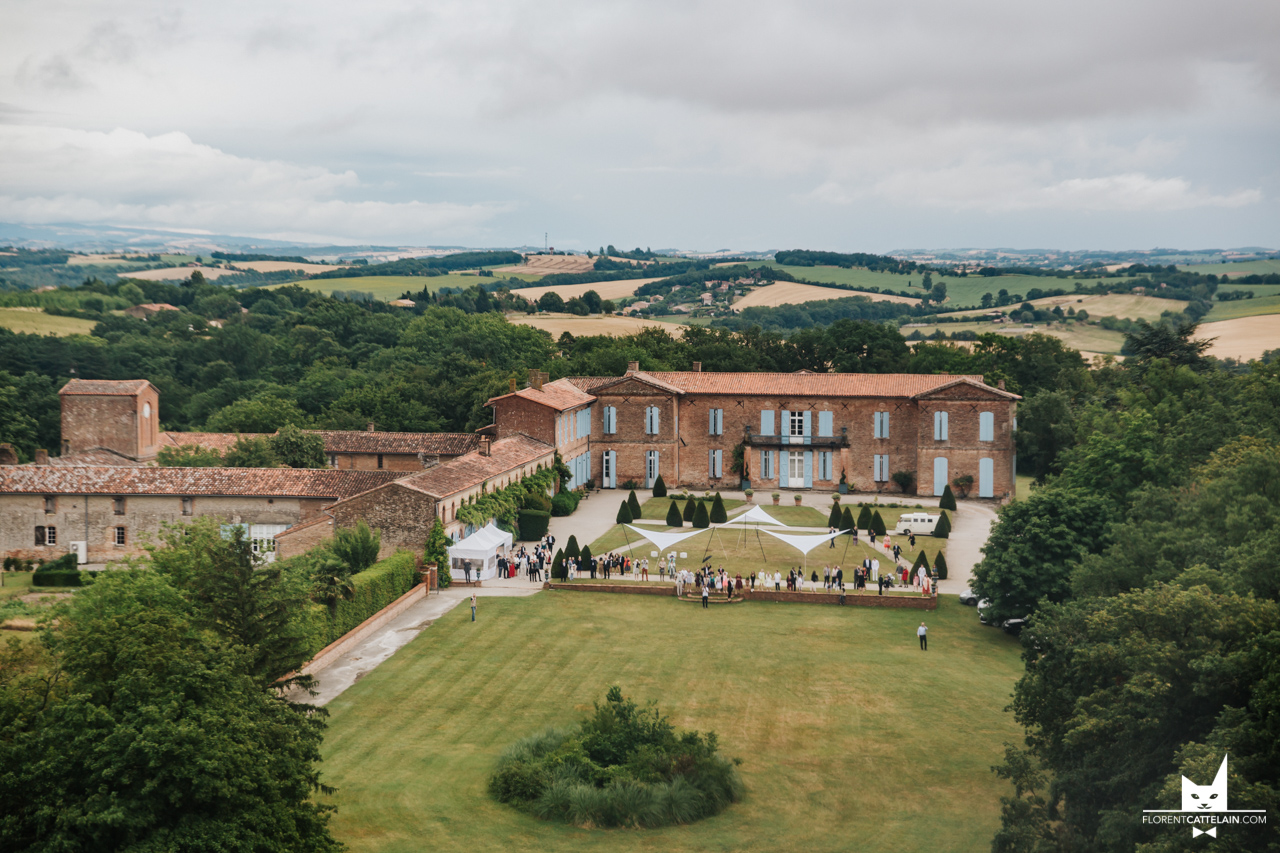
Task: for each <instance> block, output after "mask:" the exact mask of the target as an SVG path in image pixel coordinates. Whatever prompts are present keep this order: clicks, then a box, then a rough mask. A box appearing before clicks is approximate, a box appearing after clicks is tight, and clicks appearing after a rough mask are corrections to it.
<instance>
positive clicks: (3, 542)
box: [0, 362, 1020, 563]
mask: <svg viewBox="0 0 1280 853" xmlns="http://www.w3.org/2000/svg"><path fill="white" fill-rule="evenodd" d="M60 396H61V401H62V446H61V448H60V449H61V451H62V453H61V455H60V456H56V457H50V456H49V455H48V454H47V453H45V452H44V451H37V453H36V461H35V462H34V463H32V464H29V465H18V464H16V463H17V457H16V455H14V453H13V451H12V448H9V447H8V446H7V445H0V555H3V556H15V557H23V558H28V559H38V560H45V559H52V558H54V557H57V556H60V555H61V554H64V553H66V552H67V551H68V550H76V551H78V552H79V553H80V555H81V561H82V562H85V561H88V562H93V563H98V562H109V561H112V560H118V559H121V558H123V557H126V556H131V555H138V554H141V553H143V548H144V546H145V544H146V543H147V542H148V541H149V540H153V539H154V538H155V536H156V535H157V534H158V533H159V531H160V530H161V529H162V527H163V526H164V525H165V524H173V523H178V524H181V523H183V522H186V521H190V520H191V519H192V518H195V517H201V516H205V517H213V518H216V519H218V520H219V521H220V522H221V523H223V524H227V525H241V526H243V527H244V528H245V529H246V532H247V534H248V536H249V538H250V539H251V541H252V543H253V547H254V549H255V550H256V551H259V552H261V553H264V554H267V555H274V554H276V553H279V554H280V555H282V556H290V555H292V554H296V553H301V552H303V551H305V550H307V549H308V548H310V547H312V546H314V545H316V544H319V543H320V542H321V541H323V540H324V539H325V538H327V537H328V536H330V535H332V532H333V530H334V529H335V527H337V526H344V527H345V526H351V525H354V524H355V523H356V522H357V521H359V520H361V519H363V520H365V521H367V522H368V523H369V524H370V526H372V527H375V528H377V529H378V530H380V531H381V532H382V542H383V551H384V553H390V552H391V551H393V550H394V549H395V548H397V547H407V548H414V549H417V548H421V547H422V545H423V543H425V541H426V537H427V534H428V533H429V531H430V529H431V526H432V525H433V524H434V522H435V520H436V519H437V518H439V519H440V520H441V521H442V522H443V523H444V525H445V530H446V533H447V534H448V535H449V536H451V537H453V538H455V539H456V538H460V537H462V536H465V535H468V534H469V533H470V532H471V529H470V528H469V527H468V526H467V525H466V524H465V523H463V522H462V521H461V520H460V519H459V518H458V510H459V509H460V508H461V507H462V506H463V505H465V503H466V502H467V501H469V500H473V499H474V498H475V497H477V496H478V495H480V494H483V493H484V492H485V491H487V490H491V489H493V488H502V487H504V486H506V485H507V484H509V483H511V482H512V481H514V480H518V479H520V478H522V477H525V476H528V475H530V474H532V473H534V472H535V471H538V470H541V469H544V468H547V467H550V466H551V465H552V464H553V463H554V460H555V456H556V455H557V454H559V456H560V457H561V458H562V459H563V460H564V462H565V463H566V464H567V465H568V467H569V470H570V472H571V480H570V483H569V485H570V487H571V488H577V487H580V486H584V485H588V484H590V485H593V486H595V487H598V488H606V489H614V488H626V487H627V486H628V485H630V484H635V486H637V487H640V488H649V487H651V486H652V485H653V483H654V481H655V480H656V479H657V477H658V475H659V474H661V475H662V478H663V480H664V482H666V483H667V484H668V485H669V486H671V487H673V488H678V487H681V486H687V487H692V488H697V489H730V490H736V489H737V488H738V487H739V486H740V485H741V483H742V480H744V479H745V480H746V481H747V482H748V483H749V484H750V487H751V488H754V489H757V490H761V491H765V490H772V489H817V490H835V489H836V488H837V487H838V486H839V484H840V482H841V479H842V478H843V479H844V481H845V482H846V483H847V484H848V485H849V488H850V489H851V490H853V491H859V492H875V491H884V492H888V493H894V492H897V491H899V488H898V486H897V485H896V484H894V482H893V480H892V478H893V475H894V473H896V472H899V471H908V472H911V473H913V474H914V475H915V477H916V491H917V493H919V494H925V495H937V494H941V492H942V489H943V488H944V487H945V485H946V484H947V483H948V482H951V481H952V480H954V479H955V478H957V477H960V476H963V475H966V474H967V475H971V476H972V477H973V478H974V489H973V495H974V496H976V497H982V498H992V499H1002V498H1005V497H1008V496H1011V495H1013V493H1014V464H1015V459H1014V441H1013V432H1014V429H1015V428H1016V419H1015V415H1016V407H1017V401H1018V399H1020V398H1019V397H1018V396H1017V395H1016V394H1010V393H1009V392H1007V391H1005V390H1003V389H1002V388H993V387H992V386H990V385H987V384H986V383H985V382H983V379H982V377H981V376H939V375H916V374H834V373H833V374H819V373H808V372H800V373H711V372H703V371H702V370H701V369H700V365H695V366H694V369H693V370H690V371H679V372H657V371H654V372H646V371H642V370H640V369H639V365H638V364H636V363H634V362H633V363H631V364H630V365H629V367H628V369H627V371H626V373H625V374H624V375H622V376H573V377H566V378H564V379H559V380H556V381H555V382H550V381H548V380H547V376H546V375H545V374H543V373H541V372H539V371H536V370H534V371H530V372H529V383H528V386H527V387H524V388H518V387H517V383H516V382H515V381H514V380H513V381H512V382H511V387H510V391H509V393H507V394H504V395H502V396H499V397H494V398H493V399H491V400H489V401H488V405H489V406H490V407H492V408H493V412H494V418H493V423H492V424H491V425H489V426H487V427H484V428H483V429H481V430H478V431H477V433H462V434H458V433H449V434H444V433H386V432H376V431H374V430H373V428H372V425H370V429H369V430H366V431H358V432H318V434H319V435H320V436H321V438H322V439H323V443H324V447H325V453H326V455H327V457H328V461H329V465H330V467H329V468H328V469H321V470H304V469H298V470H295V469H291V468H272V469H258V468H223V467H217V468H161V467H156V465H155V459H156V456H157V454H158V453H159V451H160V449H161V448H163V447H166V446H171V447H173V446H177V447H180V446H192V445H194V446H198V447H203V448H207V449H216V450H220V451H222V450H225V449H227V448H228V447H230V446H232V445H233V444H234V443H235V441H236V440H237V439H238V438H240V436H237V435H232V434H220V433H219V434H215V433H168V432H163V431H161V430H160V427H159V423H158V410H159V394H158V392H157V391H156V389H155V387H154V386H153V385H151V383H150V382H147V381H146V380H134V381H106V380H72V381H71V382H69V383H67V385H66V386H64V387H63V389H62V391H61V392H60ZM739 446H741V448H742V451H743V463H744V468H745V470H744V472H743V474H742V475H739V474H736V473H734V472H733V471H732V467H733V457H734V450H735V448H737V447H739Z"/></svg>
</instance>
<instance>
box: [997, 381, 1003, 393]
mask: <svg viewBox="0 0 1280 853" xmlns="http://www.w3.org/2000/svg"><path fill="white" fill-rule="evenodd" d="M996 387H997V388H999V389H1000V390H1001V391H1003V390H1004V380H1003V379H1001V380H1000V381H999V382H997V383H996Z"/></svg>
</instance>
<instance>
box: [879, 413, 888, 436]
mask: <svg viewBox="0 0 1280 853" xmlns="http://www.w3.org/2000/svg"><path fill="white" fill-rule="evenodd" d="M880 415H881V418H880V437H881V438H888V437H889V413H888V412H881V413H880Z"/></svg>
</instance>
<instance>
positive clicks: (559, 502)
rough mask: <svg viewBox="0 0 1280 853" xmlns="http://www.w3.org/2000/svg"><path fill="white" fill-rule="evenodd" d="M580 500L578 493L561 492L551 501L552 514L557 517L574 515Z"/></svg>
mask: <svg viewBox="0 0 1280 853" xmlns="http://www.w3.org/2000/svg"><path fill="white" fill-rule="evenodd" d="M579 500H580V498H579V497H578V493H577V492H567V491H566V492H560V493H558V494H557V495H556V496H555V497H554V498H552V499H551V514H552V515H554V516H557V517H560V516H565V515H573V511H574V510H576V509H577V508H578V501H579Z"/></svg>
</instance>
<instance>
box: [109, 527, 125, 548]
mask: <svg viewBox="0 0 1280 853" xmlns="http://www.w3.org/2000/svg"><path fill="white" fill-rule="evenodd" d="M111 541H112V542H114V543H115V544H116V545H125V544H127V543H128V534H127V533H126V532H125V529H124V528H123V527H116V528H115V529H114V530H112V531H111Z"/></svg>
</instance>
